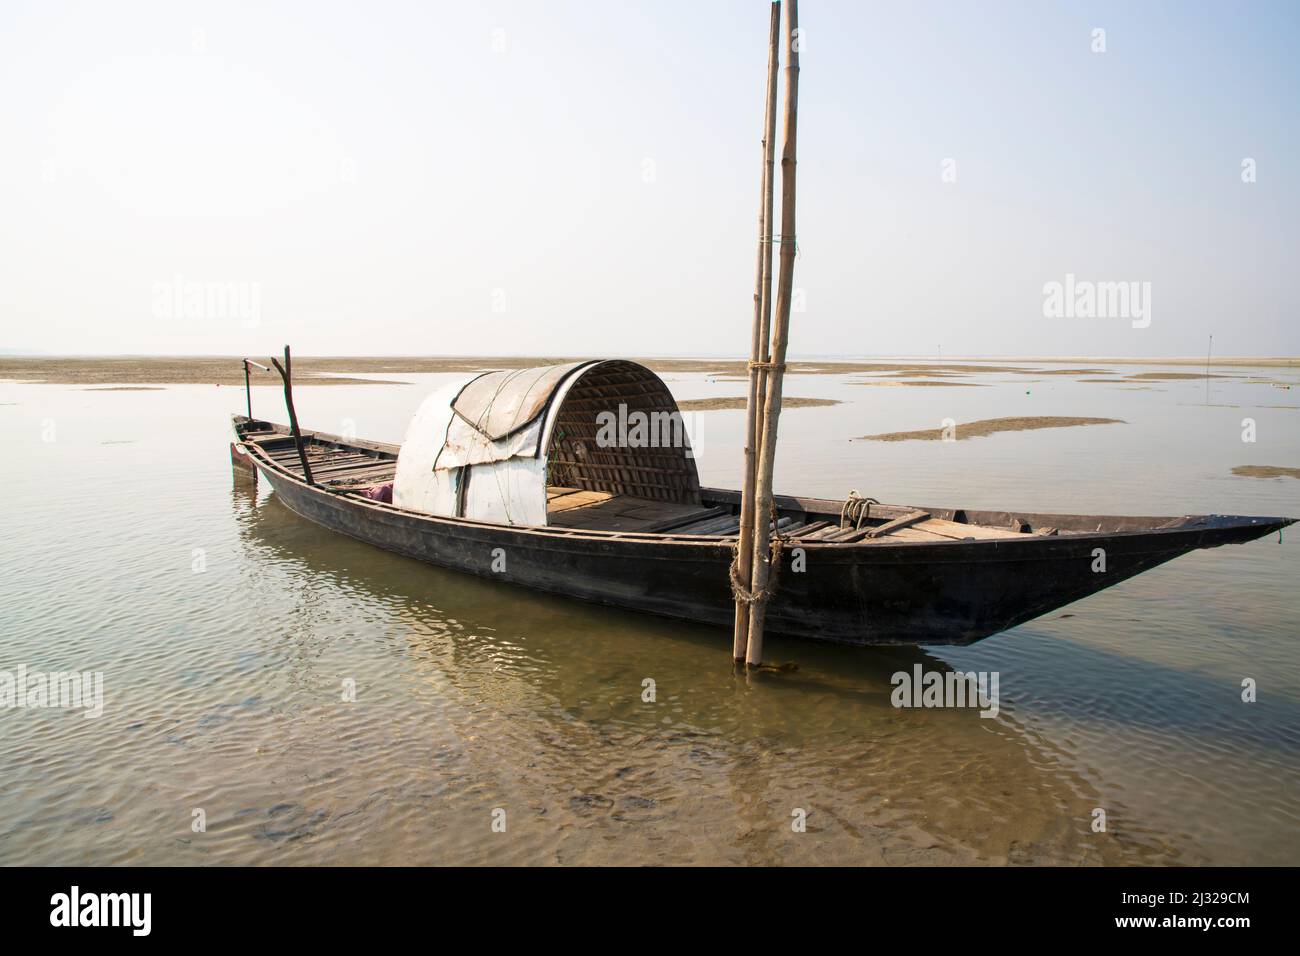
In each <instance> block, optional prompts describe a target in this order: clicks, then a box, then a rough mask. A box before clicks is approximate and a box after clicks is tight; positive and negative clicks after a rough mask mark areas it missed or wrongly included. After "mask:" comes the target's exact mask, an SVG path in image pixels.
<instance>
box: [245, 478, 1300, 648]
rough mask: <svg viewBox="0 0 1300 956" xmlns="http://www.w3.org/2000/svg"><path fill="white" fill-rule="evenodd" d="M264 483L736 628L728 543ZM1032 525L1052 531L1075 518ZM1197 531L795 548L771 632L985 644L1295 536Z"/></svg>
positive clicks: (429, 544) (1241, 528)
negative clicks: (511, 522) (523, 523)
mask: <svg viewBox="0 0 1300 956" xmlns="http://www.w3.org/2000/svg"><path fill="white" fill-rule="evenodd" d="M259 470H260V471H261V472H262V476H263V477H264V478H265V479H266V480H267V481H268V482H269V483H270V484H271V487H272V488H273V489H274V491H275V494H276V495H277V496H278V497H279V499H280V500H281V501H282V502H283V503H284V504H285V505H286V506H287V507H288V508H290V509H291V510H292V511H294V512H295V513H297V514H298V515H300V516H302V517H303V518H306V519H308V520H310V521H313V522H316V523H317V524H320V525H322V526H324V527H326V528H330V529H332V530H334V531H338V532H341V533H343V534H347V535H350V536H351V537H353V538H356V539H358V540H360V541H364V542H366V543H368V544H371V545H374V546H376V547H379V548H383V549H385V550H388V551H392V552H396V553H398V554H402V555H405V556H407V557H410V558H414V559H416V560H419V561H424V562H427V563H429V564H434V565H438V566H440V567H445V568H451V569H454V570H457V571H463V572H467V573H470V574H476V575H479V576H481V577H484V578H489V579H492V580H496V581H500V582H502V583H503V584H512V585H518V586H523V587H528V588H532V589H535V590H538V591H546V592H550V593H553V594H560V595H564V596H567V597H571V598H578V599H580V600H584V601H590V602H594V603H598V604H604V605H609V606H613V607H619V608H625V609H627V610H631V611H638V612H643V613H649V614H657V615H662V616H665V617H672V618H680V619H685V620H690V621H695V622H699V623H705V624H715V625H718V626H720V627H727V628H729V627H730V625H731V622H732V618H733V615H734V607H735V606H734V604H733V600H732V596H731V591H730V587H729V584H728V580H729V578H728V566H729V564H730V562H731V560H732V550H731V547H730V545H729V543H728V542H726V541H724V540H722V539H718V540H717V541H685V540H680V539H670V538H664V539H661V540H655V539H654V536H645V535H642V536H636V535H630V536H614V535H600V534H560V533H555V532H553V531H552V530H551V529H547V528H521V527H510V526H505V525H496V524H485V523H481V522H474V521H466V520H461V519H451V518H440V517H436V516H430V515H423V514H415V513H412V512H406V511H402V510H400V509H396V508H393V507H392V506H389V505H383V504H380V503H376V502H370V501H367V500H363V499H360V498H358V497H356V496H352V495H340V494H337V493H331V492H328V491H324V490H321V489H319V488H317V487H313V486H310V485H307V484H306V483H304V482H302V481H300V480H298V479H297V478H296V477H294V476H292V475H290V474H288V473H286V472H284V471H282V470H279V469H276V468H268V467H263V466H261V464H260V463H259ZM719 494H723V495H725V494H727V493H725V492H724V493H719ZM786 500H787V501H795V500H796V499H786ZM1032 517H1037V518H1040V519H1043V521H1044V523H1045V522H1046V521H1047V520H1050V519H1052V518H1058V519H1060V518H1064V517H1068V516H1032ZM1077 520H1078V519H1077V518H1076V521H1077ZM1110 520H1112V521H1117V520H1118V521H1123V520H1126V519H1110ZM1132 520H1134V521H1138V520H1150V519H1132ZM1166 520H1175V519H1166ZM1186 522H1187V524H1186V525H1180V526H1177V527H1169V528H1158V529H1155V530H1151V529H1148V530H1119V531H1114V532H1112V533H1102V532H1098V533H1076V534H1060V535H1056V536H1038V535H1025V536H1024V538H1023V539H1018V540H1010V541H1008V540H972V541H951V542H945V543H942V544H931V543H926V542H876V543H872V544H870V545H865V546H842V545H834V544H821V545H818V544H815V543H811V542H810V543H808V544H806V545H804V546H802V547H800V546H799V545H798V544H797V543H795V542H791V543H790V544H788V545H787V546H786V548H785V549H784V550H783V552H782V556H781V571H780V576H779V585H778V588H777V591H776V596H775V598H774V599H773V601H772V602H771V604H770V605H769V609H768V615H767V622H768V623H767V627H768V630H769V632H773V633H777V634H782V635H787V636H792V637H798V638H805V639H812V640H819V641H828V642H834V643H840V644H854V645H897V644H905V645H908V644H910V645H942V644H946V645H965V644H972V643H974V642H976V641H978V640H980V639H982V638H985V637H988V636H989V635H991V634H996V633H998V632H999V631H1003V630H1006V629H1007V628H1010V627H1014V626H1015V625H1017V624H1021V623H1023V622H1025V621H1028V620H1031V619H1032V618H1035V617H1038V616H1040V615H1042V614H1045V613H1047V612H1049V611H1052V610H1054V609H1056V608H1060V607H1062V606H1064V605H1067V604H1070V603H1071V602H1073V601H1077V600H1079V599H1080V598H1083V597H1086V596H1087V595H1089V594H1092V593H1095V592H1097V591H1100V590H1103V589H1104V588H1107V587H1110V586H1112V585H1114V584H1117V583H1119V582H1120V581H1123V580H1125V579H1126V578H1129V577H1132V576H1133V575H1135V574H1139V573H1141V572H1142V571H1146V570H1148V569H1150V568H1153V567H1155V566H1156V565H1159V564H1163V563H1164V562H1166V561H1169V560H1171V559H1173V558H1176V557H1178V556H1179V555H1182V554H1185V553H1187V552H1188V551H1192V550H1195V549H1197V548H1207V547H1215V546H1218V545H1221V544H1230V543H1238V542H1244V541H1249V540H1252V539H1254V538H1258V537H1261V536H1262V535H1265V534H1268V533H1270V532H1272V531H1275V530H1278V529H1279V528H1281V527H1283V526H1285V525H1286V524H1288V523H1290V522H1289V520H1288V519H1283V518H1238V517H1227V516H1210V517H1205V518H1196V519H1186ZM1061 523H1062V524H1064V523H1065V522H1064V521H1062V522H1061ZM796 562H797V563H798V564H799V565H800V568H798V569H797V568H796V567H795V564H796Z"/></svg>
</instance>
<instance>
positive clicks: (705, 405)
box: [677, 395, 842, 412]
mask: <svg viewBox="0 0 1300 956" xmlns="http://www.w3.org/2000/svg"><path fill="white" fill-rule="evenodd" d="M745 402H746V399H745V398H744V396H736V397H734V398H688V399H686V400H685V401H683V402H678V403H677V407H678V408H679V409H680V410H681V411H683V412H716V411H722V410H724V409H732V408H744V407H745ZM839 404H842V403H841V402H840V401H839V399H835V398H801V397H798V396H793V395H786V396H782V398H781V409H782V411H784V410H785V409H787V408H820V407H822V406H824V405H839Z"/></svg>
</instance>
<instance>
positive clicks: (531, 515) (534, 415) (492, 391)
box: [393, 362, 594, 525]
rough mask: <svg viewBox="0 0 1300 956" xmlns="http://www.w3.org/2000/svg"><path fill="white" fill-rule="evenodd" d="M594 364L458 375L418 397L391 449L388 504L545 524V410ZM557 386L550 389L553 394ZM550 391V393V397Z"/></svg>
mask: <svg viewBox="0 0 1300 956" xmlns="http://www.w3.org/2000/svg"><path fill="white" fill-rule="evenodd" d="M592 364H594V363H591V362H578V363H573V364H569V365H554V366H543V367H541V368H530V369H511V370H509V371H504V372H488V373H486V374H484V375H480V376H477V377H472V378H468V379H467V378H461V379H457V380H456V381H454V382H452V383H450V384H448V385H446V386H444V387H443V388H440V389H438V390H437V391H436V392H434V393H433V394H432V395H430V396H429V397H428V398H426V399H425V400H424V402H423V403H422V404H421V405H420V408H419V410H418V411H417V412H416V413H415V417H414V418H412V419H411V424H410V426H409V427H408V428H407V431H406V439H405V440H404V441H403V442H402V449H401V451H400V452H399V454H398V456H397V473H396V477H395V479H394V482H393V504H395V505H397V506H398V507H400V508H409V509H410V510H412V511H421V512H424V513H426V514H436V515H445V516H448V517H465V518H474V519H476V520H479V521H494V522H500V523H503V524H514V525H544V524H546V455H545V454H542V453H540V452H541V450H542V449H543V448H544V447H545V441H546V439H547V438H548V437H549V431H548V418H549V417H550V416H549V415H548V414H544V413H545V412H547V411H548V410H552V411H553V410H554V409H555V408H558V407H559V404H560V402H562V401H563V394H564V393H565V392H566V391H567V386H568V385H570V384H572V382H574V381H576V380H577V379H578V378H580V377H581V376H580V375H575V374H574V373H575V372H576V371H577V370H578V369H581V368H585V367H587V366H590V365H592ZM557 391H558V393H559V394H558V395H557V394H556V393H557ZM552 396H556V398H555V400H554V401H552Z"/></svg>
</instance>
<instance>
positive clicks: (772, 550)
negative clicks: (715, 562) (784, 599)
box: [730, 501, 785, 607]
mask: <svg viewBox="0 0 1300 956" xmlns="http://www.w3.org/2000/svg"><path fill="white" fill-rule="evenodd" d="M771 520H772V530H771V535H772V537H771V540H770V541H769V542H768V552H769V553H768V568H769V570H768V574H767V584H766V585H764V586H763V587H761V588H754V589H753V590H750V589H749V588H747V587H745V584H744V582H743V581H741V580H740V538H739V537H737V538H736V540H735V542H734V543H733V544H732V545H731V571H730V575H731V596H732V598H733V599H734V600H735V601H736V603H737V604H743V605H745V606H746V607H752V606H754V605H755V604H765V603H766V602H767V601H768V600H769V599H770V598H771V597H772V595H774V594H776V584H777V578H778V577H779V576H780V572H781V549H782V547H784V545H785V537H784V535H782V534H781V531H780V529H779V528H778V527H777V514H776V502H775V501H774V502H772V519H771Z"/></svg>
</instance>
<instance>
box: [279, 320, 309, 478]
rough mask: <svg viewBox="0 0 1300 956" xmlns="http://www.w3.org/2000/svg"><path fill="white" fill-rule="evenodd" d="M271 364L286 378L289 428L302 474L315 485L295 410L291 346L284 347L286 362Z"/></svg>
mask: <svg viewBox="0 0 1300 956" xmlns="http://www.w3.org/2000/svg"><path fill="white" fill-rule="evenodd" d="M271 364H272V365H274V366H275V370H276V371H277V372H279V373H280V377H281V378H282V379H284V404H285V405H286V406H287V407H288V409H289V430H290V431H292V432H293V444H294V447H296V448H297V449H298V461H300V462H302V475H303V477H304V478H306V479H307V484H309V485H314V484H316V482H314V481H312V477H311V465H309V464H308V463H307V449H306V448H304V447H303V444H302V432H300V431H299V430H298V415H297V413H296V412H294V410H293V366H292V365H291V364H290V362H289V346H287V345H286V346H285V347H284V364H283V365H281V364H280V362H279V361H278V360H277V359H271Z"/></svg>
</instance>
